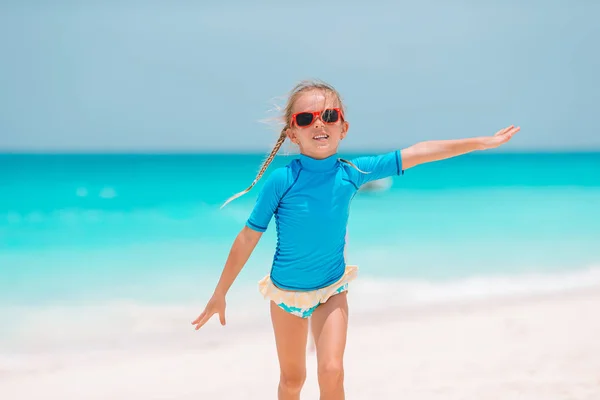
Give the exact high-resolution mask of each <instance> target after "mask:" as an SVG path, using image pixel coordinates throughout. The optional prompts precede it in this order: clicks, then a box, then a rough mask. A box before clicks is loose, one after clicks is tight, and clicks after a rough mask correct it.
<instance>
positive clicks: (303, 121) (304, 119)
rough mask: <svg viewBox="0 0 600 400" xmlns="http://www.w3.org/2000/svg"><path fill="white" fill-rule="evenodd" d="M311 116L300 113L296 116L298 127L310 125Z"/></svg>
mask: <svg viewBox="0 0 600 400" xmlns="http://www.w3.org/2000/svg"><path fill="white" fill-rule="evenodd" d="M312 120H313V115H312V114H311V113H300V114H298V115H296V123H297V124H298V126H309V125H310V124H311V123H312Z"/></svg>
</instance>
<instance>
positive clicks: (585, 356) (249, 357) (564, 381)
mask: <svg viewBox="0 0 600 400" xmlns="http://www.w3.org/2000/svg"><path fill="white" fill-rule="evenodd" d="M349 302H350V308H351V315H350V319H351V320H350V331H349V337H348V347H347V353H346V358H345V367H346V370H345V375H346V378H345V381H346V391H347V398H348V399H373V398H377V399H398V398H410V399H479V398H485V399H503V400H505V399H532V400H533V399H536V400H538V399H544V400H553V399H577V400H586V399H590V400H591V399H598V398H600V341H598V338H599V337H600V318H598V307H599V306H600V286H596V287H590V288H585V289H578V290H572V291H563V292H560V293H553V294H548V293H547V294H539V295H533V296H519V297H514V298H511V299H508V298H502V299H501V298H497V299H487V300H485V299H480V300H474V301H469V302H464V301H462V302H452V303H449V304H446V305H435V306H432V305H429V306H420V307H415V306H413V307H404V308H397V309H390V310H382V311H380V312H376V313H374V312H370V313H361V312H358V313H356V314H354V313H352V303H353V298H352V296H351V294H350V297H349ZM266 314H267V309H266V308H265V320H263V321H262V322H263V323H264V324H263V325H261V326H260V327H258V328H257V329H253V330H250V331H248V330H245V329H244V328H242V327H240V326H236V323H235V321H230V322H229V323H228V326H226V327H221V326H219V325H218V323H217V321H216V318H215V319H214V320H212V321H211V323H209V325H208V326H206V327H205V328H204V329H203V330H201V331H199V332H194V331H193V329H192V328H191V327H189V328H188V327H187V326H182V331H185V330H186V329H189V334H188V332H186V333H185V334H184V336H185V337H186V339H185V340H184V342H185V344H183V345H181V346H179V347H169V348H167V347H165V348H163V349H161V348H160V345H159V344H157V345H156V347H155V348H153V349H152V350H150V349H145V350H144V351H141V350H138V351H137V352H136V351H131V350H129V351H125V350H120V351H112V352H106V353H103V354H96V355H95V356H94V357H88V358H86V357H79V358H73V359H71V360H70V361H63V363H62V364H61V365H54V366H50V365H48V366H47V367H46V368H45V369H43V370H38V371H20V372H15V371H16V370H13V371H12V372H10V371H8V372H7V371H6V369H5V370H4V373H3V374H2V375H0V393H2V397H3V398H4V399H15V400H16V399H19V400H28V399H40V398H57V399H58V398H60V399H90V400H91V399H109V398H110V399H127V400H134V399H178V400H179V399H181V400H183V399H275V398H276V386H277V382H278V365H277V358H276V353H275V346H274V342H273V338H272V333H271V331H270V326H269V325H268V321H267V318H268V316H267V315H266ZM183 322H184V321H182V323H183ZM40 329H43V326H42V327H40ZM225 331H229V332H227V334H226V335H223V332H225ZM307 368H308V377H307V382H306V385H305V388H304V390H303V396H302V398H305V399H316V398H318V387H317V383H316V358H315V355H314V354H308V356H307Z"/></svg>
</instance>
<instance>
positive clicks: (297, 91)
mask: <svg viewBox="0 0 600 400" xmlns="http://www.w3.org/2000/svg"><path fill="white" fill-rule="evenodd" d="M312 90H321V91H324V92H328V93H330V94H332V95H334V96H335V98H336V99H337V101H338V104H339V106H340V108H341V109H342V114H343V115H346V112H345V111H346V109H345V107H344V104H343V103H342V97H341V96H340V94H339V93H338V91H337V90H335V88H334V87H333V86H331V85H329V84H327V83H325V82H322V81H302V82H300V83H298V84H297V85H296V86H295V87H294V88H293V89H292V90H291V92H290V93H289V96H288V100H287V104H286V106H285V108H284V110H283V116H282V118H283V122H284V126H283V129H281V133H280V134H279V138H278V139H277V142H275V146H273V150H271V153H269V155H268V156H267V158H266V159H265V161H263V163H262V165H261V166H260V169H259V170H258V173H257V174H256V178H254V181H252V184H250V186H248V188H247V189H246V190H244V191H242V192H239V193H237V194H235V195H233V196H231V197H230V198H229V199H227V201H225V203H223V205H222V206H221V208H223V207H225V206H226V205H227V204H228V203H230V202H231V201H233V200H235V199H237V198H238V197H241V196H243V195H245V194H246V193H248V192H249V191H250V190H251V189H252V188H253V187H254V185H256V183H257V182H258V181H259V180H260V178H262V176H263V175H264V173H265V171H266V170H267V168H268V167H269V164H271V162H272V161H273V159H274V158H275V155H276V154H277V152H278V151H279V149H280V148H281V146H282V145H283V143H284V142H285V139H286V137H287V130H288V129H289V128H290V123H291V120H292V108H293V107H294V104H295V103H296V101H297V100H298V97H300V95H301V94H302V93H305V92H309V91H312ZM340 161H342V162H345V163H347V164H349V165H351V166H352V167H353V168H355V169H356V170H357V171H359V172H361V173H363V174H366V173H368V172H364V171H361V170H360V169H358V167H357V166H356V165H354V164H353V163H351V162H350V161H347V160H344V159H340Z"/></svg>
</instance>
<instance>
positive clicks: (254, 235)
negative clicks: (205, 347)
mask: <svg viewBox="0 0 600 400" xmlns="http://www.w3.org/2000/svg"><path fill="white" fill-rule="evenodd" d="M261 237H262V232H257V231H255V230H252V229H250V228H248V227H247V226H244V228H243V229H242V231H241V232H240V233H238V235H237V237H236V238H235V240H234V242H233V245H232V246H231V250H230V251H229V256H228V257H227V261H226V262H225V267H224V268H223V272H222V273H221V278H220V279H219V282H218V283H217V287H216V288H215V291H214V293H213V295H212V297H211V298H210V300H209V301H208V304H207V305H206V307H205V308H204V311H203V312H202V313H201V314H200V315H199V316H198V318H196V319H195V320H194V321H192V325H195V326H196V330H198V329H200V328H201V327H202V326H203V325H204V324H205V323H206V322H207V321H208V320H209V319H210V318H211V317H212V316H213V315H215V314H219V320H220V321H221V325H225V305H226V304H225V295H226V294H227V292H228V291H229V288H230V287H231V285H233V282H234V281H235V278H237V276H238V274H239V273H240V271H241V270H242V268H243V267H244V265H245V264H246V261H248V258H250V255H251V254H252V252H253V251H254V248H255V247H256V244H257V243H258V241H259V240H260V238H261Z"/></svg>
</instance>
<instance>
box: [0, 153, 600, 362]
mask: <svg viewBox="0 0 600 400" xmlns="http://www.w3.org/2000/svg"><path fill="white" fill-rule="evenodd" d="M341 156H343V157H345V158H349V157H352V156H353V154H341ZM292 157H293V156H278V157H277V158H276V161H275V162H274V163H273V165H272V166H271V167H270V169H269V170H268V171H267V173H268V172H269V171H270V170H272V169H273V168H276V167H277V166H281V165H284V164H285V163H287V162H289V161H290V159H291V158H292ZM263 159H264V155H262V154H260V155H257V154H170V155H144V154H127V155H126V154H89V155H82V154H44V155H42V154H30V155H20V154H4V155H0V317H2V320H3V325H4V328H3V330H2V331H1V332H0V344H2V346H0V351H2V350H4V351H7V349H9V350H15V349H30V348H31V346H33V344H32V343H34V342H35V343H37V344H38V345H40V343H42V342H43V340H41V339H40V337H43V334H44V331H45V332H46V333H47V332H48V327H47V325H46V326H44V327H43V328H45V329H43V330H42V331H43V332H38V333H37V334H36V335H37V336H36V339H35V341H32V340H33V339H32V336H31V335H29V336H28V335H27V332H31V330H36V329H37V328H39V324H40V323H43V321H52V322H51V324H52V329H57V330H58V331H60V329H61V326H63V325H64V326H65V327H66V326H69V324H71V325H70V326H73V325H75V324H76V323H77V321H74V320H73V319H74V318H75V319H76V318H80V319H81V318H88V319H86V321H88V320H89V318H91V317H90V315H89V312H88V310H91V309H95V310H98V307H102V310H104V311H103V313H104V314H103V318H104V319H103V324H104V325H105V326H106V325H107V324H108V325H110V324H111V323H114V324H115V326H114V330H113V331H110V332H112V333H111V334H114V335H118V336H119V337H123V336H127V334H128V333H127V332H129V331H128V329H133V328H131V326H132V325H126V326H127V327H125V328H124V325H122V321H123V319H118V318H117V317H116V316H117V314H118V313H119V312H120V311H122V310H123V307H122V304H128V305H129V306H130V307H132V305H135V307H137V308H136V310H142V309H143V310H144V311H143V313H142V312H140V313H136V312H132V311H131V308H128V310H129V311H128V312H129V313H130V314H128V315H142V314H143V316H144V318H155V317H156V315H157V314H158V311H156V313H157V314H156V315H154V316H153V314H154V311H153V310H159V308H160V307H163V312H162V314H161V315H162V316H163V317H165V318H167V317H166V316H168V315H169V314H168V313H167V312H165V311H164V307H169V310H176V309H180V310H184V309H185V310H186V313H187V312H188V310H193V313H196V312H199V311H201V307H203V305H204V302H205V301H206V300H207V299H208V297H209V296H210V294H211V291H212V289H213V287H214V285H215V283H216V281H217V279H218V276H219V274H220V272H221V269H222V267H223V264H224V262H225V259H226V257H227V254H228V251H229V247H230V245H231V243H232V242H233V239H234V238H235V235H236V234H237V232H238V231H239V230H240V229H241V228H242V226H243V224H244V222H245V220H246V218H247V217H248V215H249V213H250V211H251V209H252V206H253V203H254V201H255V199H256V196H257V194H258V192H259V191H260V189H261V188H262V182H259V184H258V185H257V187H256V188H255V189H253V190H252V191H251V192H250V193H249V194H247V195H246V196H244V197H242V198H240V199H238V200H236V201H234V202H233V203H231V204H229V205H228V206H227V207H225V208H224V209H219V207H220V205H221V204H222V202H223V201H224V200H225V199H227V198H228V197H229V196H230V195H232V194H233V193H236V192H238V191H240V190H242V189H244V188H246V187H247V186H248V185H249V183H250V182H251V181H252V180H253V178H254V175H255V173H256V172H257V170H258V167H259V164H260V163H261V161H262V160H263ZM274 231H275V229H274V221H272V222H271V225H270V227H269V230H268V231H267V233H266V234H265V235H264V236H263V239H262V240H261V242H260V243H259V245H258V247H257V249H256V251H255V253H254V254H253V255H252V257H251V259H250V261H249V262H248V264H247V266H246V268H245V269H244V270H243V271H242V273H241V274H240V276H239V278H238V280H237V281H236V284H235V285H234V286H233V288H232V291H231V297H232V299H236V298H242V297H244V298H246V299H250V298H252V299H253V301H256V302H248V303H244V304H246V308H245V309H244V310H241V309H239V308H238V309H237V312H238V314H239V315H240V316H242V315H249V314H253V313H266V308H265V307H266V305H264V304H263V303H261V302H260V301H262V299H260V295H259V294H258V292H257V291H256V282H257V281H258V280H259V279H260V278H262V277H263V276H264V275H265V274H267V273H268V272H269V267H270V261H271V258H272V255H273V250H274V246H275V232H274ZM319 240H323V238H321V237H319V232H315V241H319ZM347 258H348V262H349V263H353V264H357V265H359V268H360V279H359V281H357V283H356V288H357V289H356V290H357V291H358V290H360V291H362V293H363V294H365V293H367V294H368V293H372V294H373V293H375V294H376V293H378V292H380V291H381V288H383V287H385V288H386V293H387V296H388V297H387V298H386V301H388V302H389V301H392V300H393V301H397V302H398V303H410V302H424V301H425V302H434V303H435V302H436V301H441V302H445V301H449V300H452V299H465V298H469V297H486V296H492V295H506V294H511V293H521V294H527V293H530V292H531V293H533V292H536V291H540V290H544V291H553V290H562V289H566V288H571V287H580V286H586V285H590V284H595V283H598V282H600V269H599V267H600V153H594V152H589V153H514V154H513V153H510V154H508V153H492V152H489V153H477V154H472V155H466V156H462V157H457V158H454V159H451V160H446V161H441V162H437V163H431V164H428V165H422V166H418V167H416V168H413V169H410V170H408V171H406V173H405V174H404V176H401V177H396V178H394V180H393V183H392V185H391V187H389V188H384V190H381V191H373V192H368V191H364V192H361V193H359V195H357V196H356V197H355V199H354V200H353V204H352V208H351V216H350V222H349V241H348V248H347ZM236 296H237V297H236ZM248 296H249V297H248ZM360 298H361V299H363V300H364V301H363V300H361V301H362V303H361V304H358V305H357V307H358V308H364V309H368V308H369V306H371V307H374V308H376V307H378V305H377V301H373V302H372V303H371V304H368V303H369V301H370V300H368V299H370V298H371V299H372V298H374V297H373V296H368V295H367V296H362V297H360ZM380 299H381V296H380ZM238 304H241V303H236V301H235V300H232V305H230V309H231V310H232V312H233V313H234V315H235V313H236V308H235V306H236V305H238ZM248 304H250V305H251V306H250V305H248ZM261 304H263V306H261ZM113 305H114V309H113V308H111V307H113ZM86 307H89V308H86ZM93 307H95V308H93ZM178 307H180V308H178ZM248 307H249V308H248ZM75 309H77V310H79V311H78V312H77V313H75V312H74V311H73V310H75ZM186 315H187V317H189V318H190V319H191V317H192V316H193V315H188V314H186ZM187 317H186V318H187ZM92 321H93V320H92ZM119 321H120V322H119ZM5 322H6V324H5ZM90 323H94V322H90ZM65 329H66V328H65ZM174 329H175V328H174ZM58 331H57V332H58ZM91 331H92V329H89V330H81V332H80V333H79V334H80V335H82V336H81V337H79V336H78V339H81V340H83V339H82V337H84V336H85V335H86V334H88V333H89V332H91ZM103 332H105V331H103ZM106 332H108V331H106ZM108 334H109V333H107V335H108ZM94 335H95V336H94V337H95V338H96V339H98V340H100V339H102V335H101V334H99V333H98V331H97V330H94ZM60 337H62V336H60V335H59V334H58V333H56V335H55V337H54V339H53V340H54V341H53V342H52V343H54V344H56V343H59V339H58V338H60ZM69 340H75V339H74V338H73V337H71V339H69ZM50 342H51V341H50V340H49V341H47V343H50ZM44 343H45V342H44ZM40 346H41V345H40ZM39 348H41V347H39Z"/></svg>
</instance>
